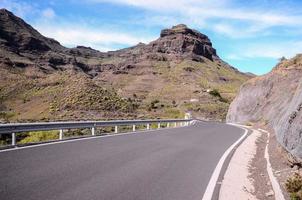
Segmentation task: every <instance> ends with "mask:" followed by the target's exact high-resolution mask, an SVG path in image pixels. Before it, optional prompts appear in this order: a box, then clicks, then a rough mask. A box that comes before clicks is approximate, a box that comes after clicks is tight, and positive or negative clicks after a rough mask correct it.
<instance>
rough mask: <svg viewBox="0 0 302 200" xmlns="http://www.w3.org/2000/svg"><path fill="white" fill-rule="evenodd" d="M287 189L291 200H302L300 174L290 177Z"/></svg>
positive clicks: (301, 179) (301, 178)
mask: <svg viewBox="0 0 302 200" xmlns="http://www.w3.org/2000/svg"><path fill="white" fill-rule="evenodd" d="M285 187H286V190H287V192H289V193H290V198H291V200H302V177H301V175H300V174H299V173H295V174H294V175H293V176H292V177H289V178H288V179H287V181H286V183H285Z"/></svg>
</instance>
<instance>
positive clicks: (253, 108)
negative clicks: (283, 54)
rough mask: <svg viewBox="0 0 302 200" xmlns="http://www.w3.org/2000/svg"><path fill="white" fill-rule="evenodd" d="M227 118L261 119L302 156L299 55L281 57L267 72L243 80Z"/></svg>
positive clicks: (239, 120)
mask: <svg viewBox="0 0 302 200" xmlns="http://www.w3.org/2000/svg"><path fill="white" fill-rule="evenodd" d="M227 121H228V122H236V123H241V124H245V123H250V122H252V123H253V122H254V123H265V124H267V125H268V126H270V127H272V128H273V129H274V131H275V133H276V135H277V139H278V141H279V143H280V144H281V145H282V146H283V147H284V148H285V149H286V150H287V151H288V152H290V153H291V154H292V155H294V156H296V157H297V158H300V159H301V158H302V123H301V122H302V55H297V56H296V57H294V58H292V59H290V60H286V59H284V60H282V61H281V62H280V63H279V64H278V65H277V66H276V67H275V68H274V69H273V70H272V71H271V72H270V73H268V74H267V75H264V76H261V77H256V78H253V79H251V80H249V81H248V82H247V83H245V84H244V85H243V86H242V87H241V89H240V92H239V94H238V95H237V97H236V98H235V100H234V101H233V102H232V103H231V106H230V108H229V111H228V115H227Z"/></svg>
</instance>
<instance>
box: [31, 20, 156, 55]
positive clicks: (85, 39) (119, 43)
mask: <svg viewBox="0 0 302 200" xmlns="http://www.w3.org/2000/svg"><path fill="white" fill-rule="evenodd" d="M35 27H36V28H37V29H38V30H39V31H40V32H41V33H42V34H43V35H45V36H47V37H51V38H55V39H56V40H58V41H59V42H60V43H62V44H63V45H65V46H68V47H75V46H77V45H84V46H90V47H92V48H95V49H98V50H100V51H110V50H115V49H116V48H123V47H129V46H133V45H136V44H138V43H139V42H144V43H148V42H150V41H151V40H153V39H154V38H152V37H141V36H138V35H135V34H129V33H124V32H120V31H117V32H108V31H106V30H102V29H95V28H91V27H89V26H82V27H81V28H79V26H78V25H70V24H69V25H62V24H59V25H58V24H55V25H47V26H46V25H44V24H36V25H35Z"/></svg>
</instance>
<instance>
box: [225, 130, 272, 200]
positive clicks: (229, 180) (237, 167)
mask: <svg viewBox="0 0 302 200" xmlns="http://www.w3.org/2000/svg"><path fill="white" fill-rule="evenodd" d="M266 143H267V134H266V133H263V132H261V131H258V130H253V131H251V133H250V135H249V136H248V137H247V138H246V139H245V140H244V142H243V143H242V144H241V145H240V146H239V147H238V148H237V149H236V151H235V153H234V155H233V157H232V158H231V161H230V163H229V166H228V168H227V170H226V173H225V175H224V178H223V181H222V185H221V189H220V194H219V199H221V200H237V199H238V200H241V199H249V200H256V199H259V200H262V199H263V200H269V199H275V196H274V192H273V189H272V186H271V183H270V179H269V176H268V173H267V169H266V166H267V163H266V159H265V158H264V153H265V147H266Z"/></svg>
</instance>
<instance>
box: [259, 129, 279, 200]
mask: <svg viewBox="0 0 302 200" xmlns="http://www.w3.org/2000/svg"><path fill="white" fill-rule="evenodd" d="M258 130H260V131H262V132H265V133H267V135H268V138H267V142H266V146H265V152H264V158H265V159H266V171H267V173H268V176H269V179H270V181H271V184H272V187H273V190H274V193H275V199H276V200H285V198H284V196H283V193H282V190H281V188H280V185H279V183H278V181H277V178H276V177H275V175H274V173H273V169H272V166H271V163H270V160H269V154H268V144H269V138H270V133H269V132H268V131H265V130H263V129H258Z"/></svg>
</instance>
